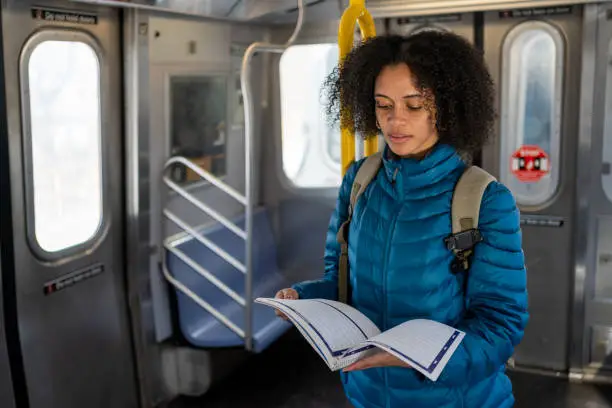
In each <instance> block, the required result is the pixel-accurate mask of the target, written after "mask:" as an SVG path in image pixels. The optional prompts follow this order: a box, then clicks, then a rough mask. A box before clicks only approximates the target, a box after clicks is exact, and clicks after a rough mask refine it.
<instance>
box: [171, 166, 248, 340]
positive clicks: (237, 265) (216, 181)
mask: <svg viewBox="0 0 612 408" xmlns="http://www.w3.org/2000/svg"><path fill="white" fill-rule="evenodd" d="M177 163H180V164H182V165H184V166H186V167H189V168H190V169H191V170H193V171H194V172H195V173H196V174H198V175H199V176H200V177H201V178H203V179H205V180H207V181H209V182H210V183H211V184H212V185H214V186H216V187H218V188H219V189H221V190H223V191H224V192H226V193H228V194H229V195H230V196H232V197H233V198H235V199H236V200H237V201H239V202H240V203H241V204H246V198H245V197H244V196H242V195H241V194H240V193H238V192H237V191H236V190H234V189H233V188H232V187H230V186H229V185H227V184H225V183H224V182H222V181H221V180H219V179H218V178H217V177H215V176H214V175H213V174H211V173H210V172H208V171H206V170H204V169H202V168H201V167H199V166H198V165H197V164H195V163H193V162H191V161H190V160H189V159H187V158H185V157H180V156H176V157H172V158H170V159H169V160H168V161H167V162H166V165H165V166H164V173H165V171H166V170H168V169H169V168H170V166H172V165H173V164H177ZM163 180H164V183H165V184H166V185H167V186H168V187H170V188H171V189H172V190H174V191H175V192H177V193H178V194H179V195H180V196H182V197H183V198H185V199H186V200H187V201H189V202H190V203H192V204H193V205H194V206H196V207H197V208H199V209H200V210H201V211H202V212H204V213H206V214H208V215H210V216H211V217H212V218H214V219H215V220H217V221H218V222H220V223H221V224H223V225H225V226H226V227H227V228H228V229H230V230H231V231H232V232H234V233H235V234H236V235H238V236H239V237H240V238H242V239H243V240H244V241H245V245H246V237H247V236H246V232H245V231H243V230H241V229H240V228H239V227H238V226H237V225H236V224H234V223H233V222H231V221H230V220H229V219H227V218H226V217H224V216H222V215H221V214H219V213H218V212H216V211H215V210H213V209H212V208H210V207H209V206H207V205H206V204H204V203H203V202H201V201H200V200H198V199H197V198H196V197H195V196H193V195H192V194H190V193H188V192H187V191H186V190H185V189H184V188H183V187H181V186H179V185H178V184H176V183H175V182H174V181H172V180H171V179H170V178H169V177H168V176H167V175H166V174H164V175H163ZM163 214H164V216H165V217H166V218H168V219H169V220H170V221H172V222H173V223H175V224H176V225H177V226H178V227H179V228H181V229H182V230H183V231H184V232H186V233H188V234H189V235H191V236H192V237H193V238H195V239H196V240H197V241H198V242H200V243H201V244H202V245H204V246H206V247H207V248H209V249H210V250H212V251H213V252H214V253H215V254H217V255H219V256H220V257H221V258H222V259H223V260H225V261H226V262H227V263H229V264H231V265H232V266H234V267H235V268H236V269H238V270H239V271H240V272H242V273H243V274H244V275H249V273H248V270H247V267H246V266H245V265H244V264H242V263H241V262H240V261H238V260H237V259H236V258H234V257H233V256H231V255H230V254H229V253H227V252H226V251H225V250H223V249H222V248H221V247H219V246H217V245H216V244H215V243H214V242H212V241H210V240H209V239H208V238H206V237H204V236H202V235H201V234H200V233H199V232H198V231H196V229H195V228H193V227H191V226H190V225H189V224H187V223H186V222H185V221H183V220H182V219H180V218H179V217H178V216H177V215H176V214H174V213H173V212H171V211H170V210H168V209H167V208H164V211H163ZM170 241H171V240H170V239H166V240H164V249H165V251H164V255H163V257H164V259H163V263H162V270H163V274H164V276H165V277H166V279H167V280H168V282H170V283H171V284H172V285H173V286H174V287H175V288H177V289H178V290H180V291H181V292H183V293H184V294H185V296H187V297H189V298H190V299H191V300H193V301H194V302H196V303H197V304H198V305H199V306H201V307H202V308H203V309H204V310H206V311H207V312H209V313H210V314H211V315H213V317H215V318H216V319H217V320H219V321H220V322H221V323H223V324H224V325H225V326H226V327H228V328H229V329H230V330H232V331H233V332H234V333H236V334H237V335H239V336H240V337H241V338H243V339H244V338H245V337H246V334H245V331H244V330H242V329H241V328H240V327H238V326H237V325H236V324H235V323H233V322H232V321H231V320H230V319H228V318H227V316H225V315H224V314H223V313H221V312H220V311H218V310H217V309H215V308H214V307H213V306H212V305H211V304H210V303H208V302H206V301H205V300H204V299H202V298H201V297H200V296H198V295H197V294H196V293H194V292H193V291H191V290H190V289H189V288H187V287H186V286H185V285H183V284H182V283H181V282H180V281H178V280H177V279H176V278H175V277H174V276H172V274H171V273H170V271H169V270H168V266H167V264H166V253H167V252H172V253H173V254H174V255H175V256H176V257H177V258H179V259H180V260H181V261H183V262H184V263H186V264H187V265H188V266H189V267H190V268H192V269H193V270H194V271H196V272H197V273H198V274H199V275H200V276H202V277H203V278H205V279H207V280H208V281H209V282H210V283H212V284H213V285H215V286H216V287H217V288H218V289H220V290H221V291H222V292H223V293H225V294H226V295H227V296H229V297H230V298H232V299H233V300H234V301H235V302H236V303H238V304H239V305H240V306H242V307H245V306H246V300H245V298H244V297H242V296H240V295H239V294H238V293H236V292H235V291H234V290H232V289H231V288H230V287H228V286H227V285H226V284H224V283H223V282H221V281H220V280H219V279H218V278H217V277H215V276H214V275H213V274H212V273H210V272H209V271H208V270H207V269H206V268H204V267H202V266H201V265H199V264H198V263H197V262H195V261H194V260H193V259H191V258H190V257H189V256H188V255H187V254H185V253H184V252H183V251H181V250H180V249H178V248H175V247H173V246H172V245H171V243H170ZM166 251H167V252H166Z"/></svg>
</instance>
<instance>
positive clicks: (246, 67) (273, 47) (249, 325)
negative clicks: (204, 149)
mask: <svg viewBox="0 0 612 408" xmlns="http://www.w3.org/2000/svg"><path fill="white" fill-rule="evenodd" d="M297 4H298V19H297V24H296V26H295V29H294V30H293V34H291V36H290V37H289V39H288V40H287V42H286V43H285V44H269V43H264V42H255V43H253V44H251V45H249V47H248V48H247V49H246V51H245V53H244V57H243V58H242V67H241V70H240V88H241V91H242V98H243V103H244V150H245V166H244V167H245V195H246V202H247V204H246V211H245V212H246V232H247V239H246V256H245V260H246V261H245V263H246V267H247V271H248V273H247V274H246V282H245V297H246V299H247V304H246V310H245V319H246V338H245V343H246V349H247V350H249V351H250V350H252V349H253V336H252V333H253V322H252V316H251V315H252V308H253V306H252V303H253V302H252V300H253V276H252V273H251V269H252V265H253V253H252V252H253V248H252V240H253V191H252V190H253V183H252V180H251V176H252V174H253V171H254V169H253V160H254V157H253V124H252V121H253V98H252V95H251V60H252V58H253V55H255V53H256V52H257V51H263V52H275V53H282V52H284V51H285V50H286V49H287V48H288V47H289V46H290V45H291V44H293V43H294V42H295V39H296V38H297V36H298V35H299V33H300V31H301V29H302V24H303V22H304V0H297Z"/></svg>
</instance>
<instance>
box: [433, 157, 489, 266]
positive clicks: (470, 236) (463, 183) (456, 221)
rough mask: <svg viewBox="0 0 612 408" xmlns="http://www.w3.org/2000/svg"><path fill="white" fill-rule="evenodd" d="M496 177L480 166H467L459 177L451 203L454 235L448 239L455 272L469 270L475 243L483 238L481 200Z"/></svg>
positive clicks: (447, 242)
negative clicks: (481, 230)
mask: <svg viewBox="0 0 612 408" xmlns="http://www.w3.org/2000/svg"><path fill="white" fill-rule="evenodd" d="M494 181H496V179H495V177H493V176H492V175H490V174H489V173H487V172H486V171H485V170H483V169H481V168H480V167H477V166H470V167H468V168H467V169H466V170H465V172H464V173H463V174H462V175H461V177H460V178H459V181H458V182H457V185H456V186H455V191H454V192H453V201H452V206H451V217H452V228H453V230H452V235H451V236H449V237H448V238H446V239H445V243H446V247H447V248H448V249H449V250H451V251H453V253H454V254H455V262H453V266H452V270H453V272H455V273H456V272H460V271H467V270H468V269H469V257H470V255H472V253H473V247H474V246H475V245H476V244H477V243H479V242H480V241H482V235H481V234H480V231H479V230H478V218H479V214H480V204H481V202H482V197H483V195H484V192H485V190H486V189H487V186H488V185H489V184H490V183H492V182H494Z"/></svg>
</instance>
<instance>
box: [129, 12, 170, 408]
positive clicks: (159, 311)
mask: <svg viewBox="0 0 612 408" xmlns="http://www.w3.org/2000/svg"><path fill="white" fill-rule="evenodd" d="M149 27H150V25H149V16H148V14H147V13H143V12H140V11H138V10H130V11H128V12H127V13H126V16H125V20H124V49H125V55H127V56H128V58H126V59H125V77H126V82H125V85H126V86H125V101H126V104H125V106H126V126H125V128H126V139H125V140H126V145H125V146H126V154H125V161H126V167H125V168H126V175H125V185H126V204H127V215H126V224H127V225H126V227H127V234H126V236H127V242H126V247H127V284H128V299H129V302H130V312H131V319H132V320H131V323H132V335H133V337H134V350H135V353H136V357H137V358H136V362H137V370H138V380H139V381H138V385H139V386H140V390H139V391H140V400H141V405H142V406H143V407H153V406H156V405H158V404H161V403H163V402H165V401H167V400H169V399H171V398H172V397H173V396H174V395H173V391H171V390H170V389H169V388H168V387H166V386H165V381H164V376H163V372H164V368H163V364H162V356H163V350H162V347H161V345H160V344H158V343H157V339H158V337H159V332H158V331H159V330H160V327H166V328H167V330H168V331H169V330H170V329H169V328H168V326H169V325H170V323H169V321H170V304H169V302H168V299H167V297H164V296H163V295H164V294H165V291H164V290H165V282H164V280H163V278H162V277H161V276H160V271H159V268H160V267H159V264H158V258H157V256H158V254H161V251H159V249H158V248H156V247H154V246H152V244H151V242H152V232H151V211H152V201H151V195H150V194H151V188H152V187H153V186H158V185H160V184H161V173H160V176H159V183H152V182H151V179H152V177H151V173H150V168H149V162H150V160H151V153H150V146H151V141H150V140H151V123H150V120H151V115H150V113H151V112H150V104H151V100H150V86H149V35H150V34H149ZM156 250H157V251H156ZM160 293H161V294H162V295H158V294H160ZM156 295H158V296H156ZM164 324H165V326H164Z"/></svg>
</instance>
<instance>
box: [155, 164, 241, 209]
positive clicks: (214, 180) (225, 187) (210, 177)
mask: <svg viewBox="0 0 612 408" xmlns="http://www.w3.org/2000/svg"><path fill="white" fill-rule="evenodd" d="M176 163H180V164H182V165H184V166H185V167H189V168H190V169H191V170H192V171H193V172H194V173H196V174H197V175H198V176H200V177H202V178H203V179H204V180H206V181H208V182H209V183H210V184H212V185H214V186H215V187H218V188H219V189H220V190H221V191H223V192H225V193H227V194H229V195H231V196H232V197H233V198H234V199H235V200H236V201H238V202H239V203H240V204H242V205H246V204H247V201H246V200H247V199H246V197H245V196H243V195H242V194H240V193H239V192H238V191H236V190H235V189H233V188H232V187H231V186H230V185H229V184H227V183H224V182H223V181H221V180H220V179H219V178H218V177H216V176H215V175H214V174H212V173H211V172H209V171H206V170H204V169H203V168H202V167H200V166H198V165H197V164H195V163H194V162H192V161H191V160H189V159H187V158H185V157H182V156H174V157H171V158H169V159H168V161H167V162H166V165H165V168H168V167H170V166H171V165H173V164H176Z"/></svg>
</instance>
